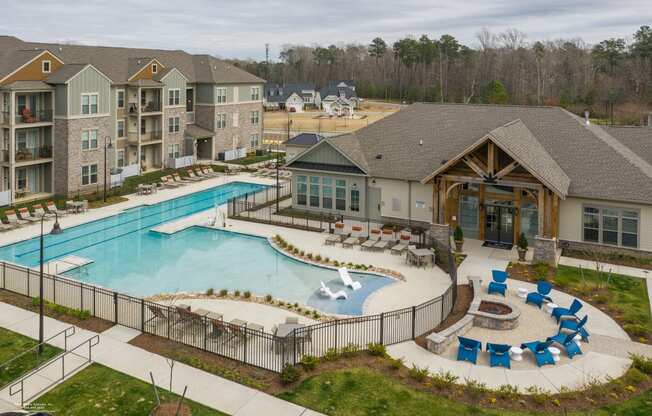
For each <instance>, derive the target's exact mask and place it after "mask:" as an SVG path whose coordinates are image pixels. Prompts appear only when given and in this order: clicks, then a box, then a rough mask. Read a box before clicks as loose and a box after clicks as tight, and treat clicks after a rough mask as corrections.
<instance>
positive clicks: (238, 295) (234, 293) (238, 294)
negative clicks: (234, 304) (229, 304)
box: [233, 290, 240, 298]
mask: <svg viewBox="0 0 652 416" xmlns="http://www.w3.org/2000/svg"><path fill="white" fill-rule="evenodd" d="M233 296H235V297H236V298H239V297H240V291H239V290H236V291H234V292H233Z"/></svg>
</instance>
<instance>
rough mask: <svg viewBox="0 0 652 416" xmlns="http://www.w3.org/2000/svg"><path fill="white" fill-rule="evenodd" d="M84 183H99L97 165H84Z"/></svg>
mask: <svg viewBox="0 0 652 416" xmlns="http://www.w3.org/2000/svg"><path fill="white" fill-rule="evenodd" d="M81 181H82V185H91V184H94V183H97V165H87V166H82V179H81Z"/></svg>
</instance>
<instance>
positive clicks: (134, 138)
mask: <svg viewBox="0 0 652 416" xmlns="http://www.w3.org/2000/svg"><path fill="white" fill-rule="evenodd" d="M162 139H163V133H162V132H161V131H160V130H159V131H148V132H146V133H143V134H141V135H140V142H141V143H147V142H153V141H157V140H162ZM127 143H129V144H133V145H135V144H138V133H128V134H127Z"/></svg>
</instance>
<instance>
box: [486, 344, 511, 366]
mask: <svg viewBox="0 0 652 416" xmlns="http://www.w3.org/2000/svg"><path fill="white" fill-rule="evenodd" d="M510 348H512V346H511V345H506V344H491V343H487V351H488V352H489V365H490V366H491V367H496V366H502V367H506V368H511V367H510V365H509V363H510V360H509V349H510Z"/></svg>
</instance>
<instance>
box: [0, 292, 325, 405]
mask: <svg viewBox="0 0 652 416" xmlns="http://www.w3.org/2000/svg"><path fill="white" fill-rule="evenodd" d="M0 326H1V327H4V328H6V329H9V330H12V331H15V332H18V333H20V334H23V335H25V336H28V337H31V338H34V339H36V338H38V315H37V314H35V313H33V312H30V311H27V310H24V309H20V308H17V307H15V306H12V305H8V304H6V303H1V302H0ZM69 326H70V325H69V324H66V323H64V322H60V321H57V320H55V319H51V318H47V317H46V318H45V337H46V338H47V337H49V336H51V335H53V334H55V333H57V332H59V331H61V330H63V329H65V328H67V327H69ZM138 334H139V332H138V331H135V330H132V329H129V328H125V327H121V326H115V327H113V328H111V329H109V330H107V331H105V332H103V333H102V334H100V343H99V344H98V345H97V346H96V347H94V348H93V351H92V358H93V361H94V362H97V363H100V364H102V365H105V366H107V367H110V368H112V369H114V370H117V371H120V372H123V373H125V374H128V375H130V376H133V377H136V378H138V379H140V380H143V381H145V382H150V379H149V372H150V371H151V372H152V373H153V375H154V380H155V381H156V383H157V385H159V386H167V385H169V372H170V368H169V366H168V364H167V362H166V360H165V358H164V357H163V356H160V355H157V354H152V353H150V352H148V351H145V350H143V349H141V348H138V347H135V346H133V345H130V344H127V342H128V341H129V340H130V339H132V338H134V337H135V336H137V335H138ZM93 335H95V333H94V332H91V331H86V330H83V329H79V328H77V332H76V334H75V335H74V336H73V337H72V338H70V340H69V342H70V345H76V344H78V343H81V342H83V341H84V340H86V339H88V338H90V337H92V336H93ZM57 341H58V339H57ZM62 342H63V341H62V340H61V342H55V345H57V346H59V347H63V343H62ZM185 385H187V386H188V393H187V397H188V398H189V399H190V400H193V401H195V402H198V403H201V404H204V405H206V406H209V407H212V408H214V409H217V410H220V411H222V412H224V413H227V414H229V415H234V416H257V415H261V414H269V415H281V416H286V415H287V416H315V415H319V413H317V412H314V411H312V410H309V409H306V408H304V407H300V406H297V405H295V404H292V403H290V402H286V401H284V400H280V399H277V398H275V397H273V396H270V395H268V394H265V393H263V392H260V391H258V390H254V389H252V388H249V387H245V386H243V385H240V384H237V383H234V382H232V381H229V380H226V379H223V378H221V377H218V376H215V375H213V374H210V373H207V372H204V371H201V370H198V369H196V368H194V367H190V366H188V365H185V364H182V363H177V364H175V366H174V374H173V390H174V391H175V392H177V393H178V392H181V391H183V388H184V386H185ZM3 401H4V402H5V404H6V402H9V403H12V402H14V401H15V400H13V398H12V400H9V397H8V395H7V392H6V391H1V392H0V407H1V406H2V402H3Z"/></svg>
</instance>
